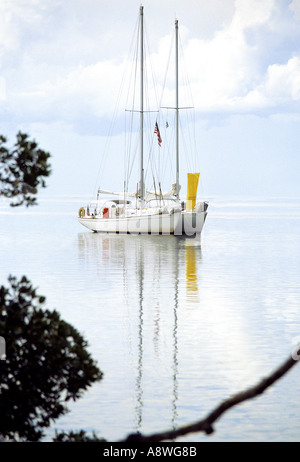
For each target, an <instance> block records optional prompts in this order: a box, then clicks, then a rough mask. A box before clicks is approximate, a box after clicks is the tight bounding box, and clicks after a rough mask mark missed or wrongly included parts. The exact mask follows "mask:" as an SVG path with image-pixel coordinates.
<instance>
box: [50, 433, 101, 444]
mask: <svg viewBox="0 0 300 462" xmlns="http://www.w3.org/2000/svg"><path fill="white" fill-rule="evenodd" d="M53 441H54V442H55V443H103V442H105V440H104V439H102V438H99V437H98V436H97V435H96V434H95V433H93V435H92V436H88V435H87V433H86V432H85V431H83V430H80V431H79V432H69V433H67V432H62V433H56V436H55V438H53Z"/></svg>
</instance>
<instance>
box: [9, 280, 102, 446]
mask: <svg viewBox="0 0 300 462" xmlns="http://www.w3.org/2000/svg"><path fill="white" fill-rule="evenodd" d="M44 303H45V297H42V296H40V295H38V294H37V293H36V289H34V288H33V287H32V285H31V283H30V281H29V280H28V279H27V278H26V277H25V276H23V277H22V278H21V279H20V280H17V279H16V278H15V277H11V276H10V277H9V287H8V288H6V287H4V286H1V287H0V336H2V337H3V338H4V339H5V341H6V359H5V360H2V361H0V435H2V436H3V437H8V438H9V439H10V440H14V439H15V440H26V441H38V440H40V439H41V437H42V435H43V431H42V429H43V428H45V427H48V426H49V425H50V423H51V421H52V420H53V419H57V418H58V417H59V416H61V415H63V414H65V413H66V412H67V407H66V405H65V403H66V402H67V401H68V400H70V399H72V400H76V399H77V398H79V397H80V396H81V394H82V392H83V391H84V390H86V389H87V388H88V387H89V386H91V385H92V384H93V383H94V382H95V381H98V380H100V379H101V378H102V372H101V371H100V370H99V369H98V367H97V365H96V363H95V362H94V361H93V359H92V358H91V356H90V354H89V353H88V351H87V343H86V341H85V340H84V339H83V337H82V336H81V335H80V334H79V333H78V332H77V330H76V329H74V327H72V326H71V325H70V324H68V323H67V322H65V321H63V320H62V319H61V318H60V315H59V313H58V312H57V311H49V310H47V309H45V308H44Z"/></svg>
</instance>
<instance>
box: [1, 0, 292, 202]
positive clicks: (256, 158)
mask: <svg viewBox="0 0 300 462" xmlns="http://www.w3.org/2000/svg"><path fill="white" fill-rule="evenodd" d="M143 6H144V16H145V30H146V32H147V43H148V41H149V55H150V58H149V59H150V60H151V62H152V63H153V66H154V68H155V75H156V81H157V82H158V87H161V86H162V85H163V81H164V78H165V68H166V62H167V61H168V56H169V54H168V53H169V49H170V44H171V43H172V34H173V29H174V20H175V19H176V18H177V19H178V21H179V27H180V47H181V49H182V50H183V53H184V65H185V67H186V69H187V75H188V83H189V90H190V92H191V94H192V95H193V98H192V101H193V107H194V117H195V129H194V132H193V133H194V135H193V136H194V139H193V143H194V144H195V146H196V151H195V152H196V160H197V163H198V164H199V169H200V174H201V176H200V178H201V180H200V186H199V194H201V196H205V197H210V196H216V195H224V196H228V195H234V196H253V195H255V196H257V195H265V196H284V197H285V196H299V195H300V182H299V171H300V159H299V152H300V139H299V123H300V0H159V1H158V0H144V1H143ZM139 8H140V1H137V0H13V1H11V0H0V124H1V128H0V133H1V134H3V135H4V136H6V137H7V138H8V140H9V142H8V144H9V145H13V143H14V141H15V135H16V133H17V132H18V131H19V130H21V131H24V132H26V133H28V134H29V135H30V136H31V137H32V138H34V139H35V140H36V141H37V142H38V143H39V145H40V147H41V148H42V149H45V150H46V151H49V152H50V153H51V155H52V165H53V175H52V176H51V177H50V178H49V180H48V193H49V194H65V195H72V194H76V195H83V196H89V195H93V194H94V193H95V191H96V189H97V187H98V186H101V187H103V188H104V189H114V190H116V189H117V190H123V173H124V159H123V157H124V147H123V144H124V137H125V135H124V133H123V132H124V124H123V125H122V124H121V123H120V120H121V119H120V118H121V116H122V117H123V115H124V109H123V112H122V111H121V112H120V113H118V115H117V117H116V113H115V112H114V111H115V108H116V100H117V99H118V94H119V93H118V92H119V88H120V85H121V83H122V75H123V72H124V69H125V68H126V62H127V58H128V53H129V50H130V47H131V44H132V39H133V33H134V30H135V27H136V24H137V19H138V13H139ZM182 62H183V61H182ZM172 83H173V80H172V79H169V80H167V81H166V87H167V88H166V94H167V95H168V91H169V95H172V94H173V93H172V91H173V90H171V88H169V87H168V86H169V85H171V84H172ZM182 87H184V84H182ZM182 90H184V88H182ZM183 93H184V91H182V94H183ZM170 97H171V96H170ZM183 103H185V101H183ZM114 118H116V119H117V121H118V124H117V129H115V130H111V126H112V125H111V123H112V120H113V119H114ZM164 133H165V131H164V132H163V133H162V135H164ZM163 143H164V137H163ZM107 147H109V149H110V151H108V155H107V154H106V149H107ZM104 153H105V154H104ZM106 155H107V157H108V158H107V159H106V160H105V161H104V156H106ZM160 155H161V157H162V158H163V151H162V150H161V151H160ZM161 162H163V161H161ZM182 167H183V168H182V170H183V172H182V173H183V175H185V173H186V170H187V169H188V166H187V165H186V164H185V163H184V161H182ZM101 169H103V171H102V170H101ZM99 181H100V182H101V185H99ZM182 182H185V179H184V178H183V179H182ZM183 191H184V187H183Z"/></svg>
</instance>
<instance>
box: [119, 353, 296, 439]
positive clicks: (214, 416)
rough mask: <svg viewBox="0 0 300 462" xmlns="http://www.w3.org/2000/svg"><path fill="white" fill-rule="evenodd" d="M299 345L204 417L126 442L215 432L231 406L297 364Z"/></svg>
mask: <svg viewBox="0 0 300 462" xmlns="http://www.w3.org/2000/svg"><path fill="white" fill-rule="evenodd" d="M299 354H300V350H299V346H298V347H297V349H296V350H295V353H294V354H292V356H291V357H289V358H288V359H287V360H286V361H285V362H284V363H283V364H282V365H281V366H279V367H278V368H277V369H276V370H275V371H274V372H273V373H271V374H270V375H269V376H268V377H266V378H264V379H262V380H261V381H260V382H259V383H257V384H256V385H254V386H253V387H250V388H248V389H247V390H245V391H242V392H240V393H237V394H235V395H233V396H231V397H229V398H228V399H226V400H225V401H223V402H221V403H220V404H219V405H218V406H217V407H216V408H215V409H214V410H212V411H211V412H210V413H209V414H208V415H207V416H206V417H205V418H204V419H202V420H199V421H198V422H195V423H193V424H189V425H186V426H183V427H180V428H178V429H176V430H169V431H165V432H161V433H154V434H152V435H149V436H144V435H142V434H141V433H134V434H131V435H129V436H128V437H127V439H126V440H125V441H126V442H141V443H147V442H158V441H165V440H174V439H176V438H178V437H179V436H184V435H187V434H188V433H195V432H204V433H206V434H207V435H209V434H211V433H213V431H214V429H213V427H212V424H213V423H214V422H216V421H217V420H218V419H219V418H220V417H221V416H222V415H223V414H224V413H225V412H226V411H228V410H229V409H230V408H232V407H234V406H236V405H237V404H240V403H242V402H243V401H247V400H249V399H252V398H255V397H256V396H258V395H261V394H262V393H263V392H264V391H265V390H266V389H267V388H269V387H270V386H271V385H273V383H275V382H276V381H277V380H279V379H280V378H281V377H282V376H283V375H285V374H286V373H287V372H288V371H289V370H290V369H291V368H292V367H293V366H294V365H295V364H297V363H298V362H299V361H298V360H299Z"/></svg>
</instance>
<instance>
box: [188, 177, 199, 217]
mask: <svg viewBox="0 0 300 462" xmlns="http://www.w3.org/2000/svg"><path fill="white" fill-rule="evenodd" d="M199 175H200V173H188V174H187V195H186V209H187V210H193V208H194V207H195V205H196V198H197V189H198V182H199Z"/></svg>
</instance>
